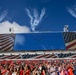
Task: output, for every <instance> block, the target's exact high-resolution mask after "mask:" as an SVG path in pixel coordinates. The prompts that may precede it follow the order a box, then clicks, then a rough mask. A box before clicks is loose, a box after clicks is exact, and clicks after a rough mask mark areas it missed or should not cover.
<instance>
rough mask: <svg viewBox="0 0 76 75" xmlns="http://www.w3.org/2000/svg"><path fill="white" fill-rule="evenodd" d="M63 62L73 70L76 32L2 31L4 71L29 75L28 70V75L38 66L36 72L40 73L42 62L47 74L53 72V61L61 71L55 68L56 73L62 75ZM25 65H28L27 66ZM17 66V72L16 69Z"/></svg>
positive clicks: (0, 58)
mask: <svg viewBox="0 0 76 75" xmlns="http://www.w3.org/2000/svg"><path fill="white" fill-rule="evenodd" d="M62 63H63V64H64V65H65V66H66V67H68V70H69V69H70V68H69V67H71V68H72V69H73V68H74V66H75V65H76V32H36V33H21V34H20V33H17V34H14V33H10V34H0V65H1V66H0V68H1V71H2V70H3V71H2V72H1V73H2V74H6V75H12V74H14V73H16V74H17V73H18V75H20V74H21V75H24V73H25V75H26V72H27V71H28V72H27V73H28V75H33V72H34V69H35V68H36V71H35V72H36V74H37V75H38V74H39V75H40V74H41V73H42V70H40V65H41V67H42V68H43V67H44V68H43V70H44V71H46V75H49V74H50V72H49V71H48V70H49V66H50V65H51V64H52V65H53V66H54V67H57V71H55V70H54V71H55V72H54V73H55V74H57V75H58V73H59V70H58V68H59V66H58V65H59V64H62ZM66 64H68V65H69V66H68V65H66ZM27 65H28V66H29V67H30V68H29V67H28V66H27ZM21 66H24V67H23V69H21ZM65 66H61V67H65ZM10 68H12V69H10ZM14 68H15V71H12V70H14ZM25 68H28V69H27V70H26V69H25ZM17 69H21V70H17ZM73 70H74V69H73ZM67 72H68V71H67ZM51 74H52V73H51ZM55 74H54V75H55ZM70 75H72V74H70Z"/></svg>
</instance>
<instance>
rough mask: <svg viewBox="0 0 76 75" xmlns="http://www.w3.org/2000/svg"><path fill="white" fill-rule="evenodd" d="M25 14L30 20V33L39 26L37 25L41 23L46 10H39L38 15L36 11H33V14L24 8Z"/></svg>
mask: <svg viewBox="0 0 76 75" xmlns="http://www.w3.org/2000/svg"><path fill="white" fill-rule="evenodd" d="M25 11H26V13H27V15H28V16H29V18H30V24H31V29H32V31H35V28H36V26H38V25H39V23H40V22H41V21H42V19H43V17H44V15H45V13H46V12H45V11H46V9H45V8H43V9H42V10H41V14H40V15H39V14H38V11H37V10H36V9H33V12H31V11H30V10H29V9H27V8H26V10H25Z"/></svg>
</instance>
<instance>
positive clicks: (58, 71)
mask: <svg viewBox="0 0 76 75" xmlns="http://www.w3.org/2000/svg"><path fill="white" fill-rule="evenodd" d="M0 75H76V60H49V61H48V60H1V61H0Z"/></svg>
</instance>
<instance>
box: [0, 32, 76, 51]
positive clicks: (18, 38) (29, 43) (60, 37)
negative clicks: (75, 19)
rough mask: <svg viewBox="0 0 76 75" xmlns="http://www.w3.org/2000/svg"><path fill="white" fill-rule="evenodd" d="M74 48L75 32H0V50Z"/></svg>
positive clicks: (75, 44) (75, 42)
mask: <svg viewBox="0 0 76 75" xmlns="http://www.w3.org/2000/svg"><path fill="white" fill-rule="evenodd" d="M47 50H49V51H51V50H54V51H57V50H61V51H65V50H72V51H74V50H76V32H55V33H53V32H48V33H43V32H42V33H25V34H24V33H22V34H0V51H1V52H5V51H6V52H9V51H47Z"/></svg>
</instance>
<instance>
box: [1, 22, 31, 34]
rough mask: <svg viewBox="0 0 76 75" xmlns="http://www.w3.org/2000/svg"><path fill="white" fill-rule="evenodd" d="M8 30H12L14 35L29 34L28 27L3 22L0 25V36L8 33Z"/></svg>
mask: <svg viewBox="0 0 76 75" xmlns="http://www.w3.org/2000/svg"><path fill="white" fill-rule="evenodd" d="M9 28H13V32H14V33H28V32H30V29H29V27H27V26H21V25H19V24H18V23H16V22H12V23H11V22H9V21H4V22H1V23H0V34H4V33H10V32H9Z"/></svg>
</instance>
